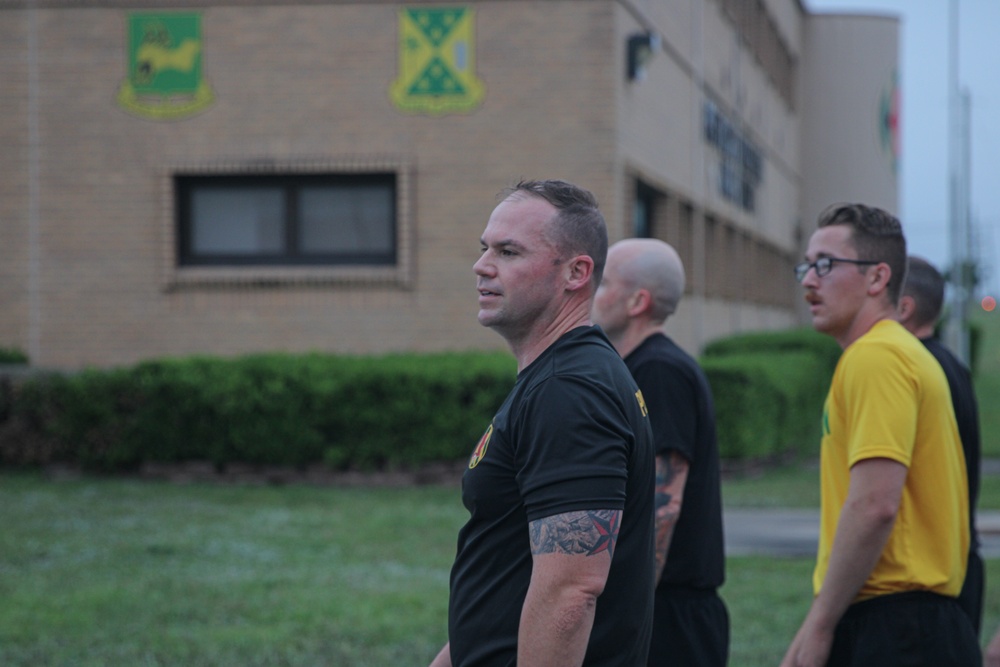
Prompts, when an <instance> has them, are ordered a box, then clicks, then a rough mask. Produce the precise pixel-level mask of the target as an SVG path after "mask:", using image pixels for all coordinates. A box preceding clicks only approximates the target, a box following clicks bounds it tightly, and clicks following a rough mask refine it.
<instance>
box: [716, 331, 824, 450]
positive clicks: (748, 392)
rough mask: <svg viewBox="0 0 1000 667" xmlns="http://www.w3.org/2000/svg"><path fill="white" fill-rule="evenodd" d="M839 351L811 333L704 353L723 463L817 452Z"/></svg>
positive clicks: (731, 342) (722, 345)
mask: <svg viewBox="0 0 1000 667" xmlns="http://www.w3.org/2000/svg"><path fill="white" fill-rule="evenodd" d="M840 352H841V350H840V346H839V345H837V343H836V342H835V341H834V340H833V339H832V338H830V337H828V336H824V335H822V334H818V333H816V332H815V331H813V330H812V329H793V330H788V331H768V332H754V333H747V334H739V335H736V336H730V337H727V338H724V339H720V340H717V341H713V342H712V343H710V344H709V345H707V346H706V347H705V350H704V351H703V353H702V358H701V364H702V367H703V368H704V369H705V374H706V375H707V376H708V380H709V384H710V385H711V386H712V393H713V394H714V397H715V412H716V424H717V429H718V434H719V450H720V454H721V456H722V457H723V458H724V459H730V460H734V459H735V460H741V459H755V458H766V457H772V456H776V455H783V454H787V453H789V452H795V453H800V454H815V453H816V452H817V451H818V449H819V439H820V435H821V434H820V421H821V419H822V412H823V401H824V400H825V398H826V392H827V389H828V388H829V385H830V380H831V379H832V377H833V371H834V369H835V368H836V365H837V360H838V359H839V358H840Z"/></svg>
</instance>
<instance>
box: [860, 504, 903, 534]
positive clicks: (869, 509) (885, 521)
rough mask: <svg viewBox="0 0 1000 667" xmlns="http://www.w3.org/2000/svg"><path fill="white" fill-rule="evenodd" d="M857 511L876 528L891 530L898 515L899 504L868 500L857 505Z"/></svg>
mask: <svg viewBox="0 0 1000 667" xmlns="http://www.w3.org/2000/svg"><path fill="white" fill-rule="evenodd" d="M859 505H860V506H859V507H857V510H858V511H859V512H860V513H861V514H862V515H863V516H864V517H866V518H867V519H868V523H869V524H871V525H872V526H874V527H876V528H891V527H892V525H893V524H894V523H895V522H896V515H897V514H898V513H899V502H898V501H894V500H892V499H885V498H882V499H880V498H869V499H866V500H864V501H863V502H861V503H859Z"/></svg>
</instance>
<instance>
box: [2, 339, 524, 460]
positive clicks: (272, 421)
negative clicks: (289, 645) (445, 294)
mask: <svg viewBox="0 0 1000 667" xmlns="http://www.w3.org/2000/svg"><path fill="white" fill-rule="evenodd" d="M515 377H516V364H515V362H514V360H513V359H511V358H510V356H509V355H506V354H476V353H469V354H441V355H421V356H416V355H411V356H407V355H394V356H387V357H379V358H361V357H336V356H329V355H303V356H299V355H258V356H249V357H245V358H241V359H232V360H224V359H216V358H200V357H196V358H187V359H176V360H161V361H152V362H146V363H141V364H138V365H137V366H135V367H131V368H126V369H118V370H104V371H97V370H88V371H84V372H81V373H78V374H74V375H66V376H63V375H43V376H36V377H33V378H29V379H27V380H23V381H21V382H18V383H16V384H14V385H11V384H10V383H8V384H7V389H6V391H5V392H4V393H5V394H6V395H7V397H6V399H3V400H2V401H0V403H2V404H3V405H6V410H5V413H6V414H5V415H2V414H0V418H3V419H2V421H0V463H7V464H33V465H37V464H45V463H52V462H57V461H64V462H68V463H74V464H80V465H83V466H84V467H86V468H89V469H97V470H127V469H131V468H135V467H136V466H138V465H140V464H141V463H143V462H146V461H155V462H175V461H185V460H210V461H212V462H214V463H216V464H217V465H219V466H221V465H223V464H225V463H228V462H236V461H239V462H242V463H249V464H262V465H288V466H303V465H306V464H310V463H316V462H321V461H324V462H326V463H328V464H330V465H332V466H333V467H336V468H348V467H351V468H361V469H375V468H385V467H393V466H405V465H409V464H415V463H419V462H426V461H438V460H457V459H460V458H462V457H465V456H468V454H469V452H470V451H471V450H472V447H473V446H474V445H475V443H476V442H477V441H478V439H479V437H480V436H481V435H482V433H483V431H484V430H485V429H486V427H487V426H488V425H489V422H490V419H491V418H492V416H493V413H494V412H495V410H496V408H497V407H499V405H500V404H501V402H502V401H503V399H504V397H505V396H506V395H507V393H508V392H509V391H510V388H511V387H512V386H513V383H514V380H515Z"/></svg>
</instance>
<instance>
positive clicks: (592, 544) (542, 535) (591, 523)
mask: <svg viewBox="0 0 1000 667" xmlns="http://www.w3.org/2000/svg"><path fill="white" fill-rule="evenodd" d="M621 517H622V513H621V510H586V511H582V512H566V513H565V514H556V515H554V516H547V517H545V518H544V519H538V520H536V521H532V522H531V523H530V524H529V525H528V534H529V539H530V540H531V553H532V555H538V554H549V553H557V554H584V555H587V556H593V555H595V554H599V553H603V552H605V551H607V552H608V555H609V556H614V551H615V544H616V543H617V541H618V529H619V523H620V522H621Z"/></svg>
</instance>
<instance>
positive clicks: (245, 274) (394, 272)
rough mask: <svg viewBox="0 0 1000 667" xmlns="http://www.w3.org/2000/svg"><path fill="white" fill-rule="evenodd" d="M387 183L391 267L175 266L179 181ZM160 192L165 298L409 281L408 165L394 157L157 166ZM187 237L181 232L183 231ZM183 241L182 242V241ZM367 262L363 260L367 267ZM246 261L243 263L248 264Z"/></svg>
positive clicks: (252, 261)
mask: <svg viewBox="0 0 1000 667" xmlns="http://www.w3.org/2000/svg"><path fill="white" fill-rule="evenodd" d="M372 175H377V176H378V177H380V178H388V177H393V178H394V179H395V201H394V202H393V210H394V212H395V226H394V229H393V232H392V233H393V238H394V242H395V263H394V264H390V263H383V262H372V261H364V262H361V261H342V262H334V263H330V262H324V263H317V262H315V261H313V260H314V258H313V257H312V256H310V257H309V258H308V261H303V262H294V263H288V262H282V261H277V262H268V263H261V262H259V261H257V258H256V256H251V257H249V258H243V259H241V260H239V261H237V260H236V259H234V260H233V261H224V262H216V261H211V262H207V261H201V262H197V263H182V262H181V255H180V252H181V248H182V246H181V243H182V240H181V223H180V217H179V216H180V214H181V212H180V210H179V207H180V197H179V192H178V188H177V181H178V179H180V178H192V179H200V178H204V179H206V182H207V181H208V180H209V179H215V178H218V177H225V178H232V179H234V182H237V181H238V180H239V179H240V178H245V179H246V180H247V181H253V182H261V181H258V180H257V179H269V178H288V179H299V180H306V181H309V180H312V179H313V177H319V178H324V177H326V178H329V177H331V176H335V177H341V176H343V177H345V178H352V179H353V178H354V177H362V178H364V177H370V176H372ZM158 180H159V182H160V188H161V202H162V203H161V215H160V218H161V229H162V233H161V235H160V238H161V241H162V243H161V244H160V246H161V253H160V263H161V269H160V274H161V287H162V289H163V290H164V291H166V292H171V291H178V290H190V289H209V288H210V289H219V288H221V289H228V288H234V289H236V288H238V289H245V288H247V287H251V288H273V287H284V286H288V287H293V286H305V285H314V286H337V287H344V288H355V287H357V288H362V287H369V286H376V287H388V288H395V289H404V290H409V289H412V288H413V287H414V283H415V274H416V256H415V253H416V244H415V241H414V239H415V235H416V229H415V216H414V213H413V210H412V208H413V202H414V193H413V191H412V190H413V187H414V186H415V178H414V173H413V165H412V160H410V159H408V158H406V157H401V156H375V157H352V158H345V159H343V160H337V159H332V160H289V161H275V160H259V161H245V162H236V163H233V162H229V161H219V162H213V163H195V164H192V163H174V164H166V165H164V166H163V168H162V170H161V171H160V174H159V179H158ZM185 233H188V232H185ZM184 242H187V240H186V239H185V241H184ZM371 259H372V258H367V260H371ZM248 260H249V261H248Z"/></svg>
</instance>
